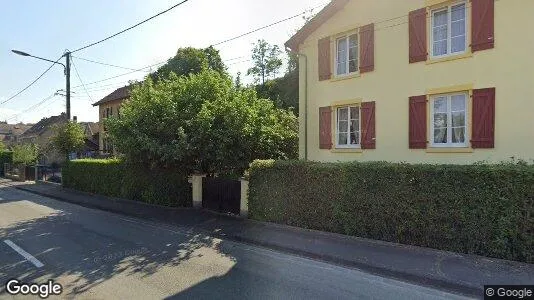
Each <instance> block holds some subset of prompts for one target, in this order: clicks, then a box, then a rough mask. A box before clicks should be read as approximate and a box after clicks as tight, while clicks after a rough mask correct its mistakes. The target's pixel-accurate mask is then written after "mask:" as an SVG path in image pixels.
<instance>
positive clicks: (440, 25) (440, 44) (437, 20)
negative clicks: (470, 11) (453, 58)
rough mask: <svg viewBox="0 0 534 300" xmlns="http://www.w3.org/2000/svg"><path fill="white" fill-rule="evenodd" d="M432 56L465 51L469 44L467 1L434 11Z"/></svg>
mask: <svg viewBox="0 0 534 300" xmlns="http://www.w3.org/2000/svg"><path fill="white" fill-rule="evenodd" d="M431 40H432V56H433V57H442V56H447V55H452V54H460V53H464V52H465V50H466V46H467V14H466V5H465V3H461V4H456V5H451V6H447V7H444V8H440V9H436V10H433V11H432V39H431Z"/></svg>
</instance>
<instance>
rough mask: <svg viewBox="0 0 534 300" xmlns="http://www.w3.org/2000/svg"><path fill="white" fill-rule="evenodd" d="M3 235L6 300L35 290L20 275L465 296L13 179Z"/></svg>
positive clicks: (210, 288)
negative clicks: (41, 192) (79, 201)
mask: <svg viewBox="0 0 534 300" xmlns="http://www.w3.org/2000/svg"><path fill="white" fill-rule="evenodd" d="M0 238H1V240H0V298H2V299H11V298H13V299H20V298H36V297H35V296H17V297H15V296H11V295H9V294H8V293H7V292H6V291H5V283H6V282H7V281H8V280H9V279H12V278H17V279H19V280H22V281H24V282H37V283H43V282H46V281H47V280H49V279H52V280H54V281H56V282H58V283H60V284H61V285H62V286H63V293H62V294H61V295H60V296H59V297H60V298H76V299H182V298H183V299H189V298H191V299H199V298H200V299H247V298H250V299H464V298H463V297H461V296H457V295H453V294H449V293H445V292H442V291H438V290H434V289H430V288H427V287H421V286H417V285H413V284H409V283H404V282H401V281H397V280H392V279H388V278H382V277H379V276H375V275H371V274H367V273H364V272H361V271H359V270H355V269H349V268H343V267H340V266H336V265H330V264H327V263H323V262H319V261H315V260H310V259H306V258H302V257H298V256H292V255H288V254H284V253H280V252H276V251H272V250H269V249H265V248H260V247H254V246H251V245H247V244H240V243H236V242H231V241H226V240H221V239H216V238H213V237H210V236H206V235H204V234H201V233H197V232H195V231H194V228H176V227H170V226H167V225H165V224H157V223H152V222H147V221H143V220H139V219H133V218H129V217H124V216H121V215H116V214H112V213H108V212H103V211H98V210H93V209H88V208H84V207H80V206H76V205H72V204H68V203H64V202H60V201H56V200H53V199H49V198H45V197H41V196H37V195H34V194H30V193H27V192H23V191H19V190H16V189H13V188H6V187H0ZM6 240H8V241H10V242H7V243H6ZM13 245H14V246H13ZM14 247H15V248H14ZM16 249H18V250H19V251H18V252H17V250H16ZM20 250H22V252H21V251H20ZM21 253H23V254H21ZM24 253H26V254H24ZM24 255H26V257H24ZM54 298H57V297H50V298H49V299H54Z"/></svg>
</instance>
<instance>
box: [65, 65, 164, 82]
mask: <svg viewBox="0 0 534 300" xmlns="http://www.w3.org/2000/svg"><path fill="white" fill-rule="evenodd" d="M166 62H167V61H163V62H159V63H155V64H153V65H150V66H146V67H143V68H139V69H136V70H135V71H131V72H128V73H123V74H119V75H115V76H112V77H108V78H104V79H101V80H97V81H93V82H90V83H86V84H85V85H86V86H88V85H93V84H95V83H99V82H103V81H108V80H111V79H115V78H118V77H122V76H126V75H129V74H132V73H136V72H139V71H142V70H146V69H149V68H152V67H155V66H158V65H162V64H164V63H166ZM81 86H82V85H77V86H75V87H73V88H78V87H81Z"/></svg>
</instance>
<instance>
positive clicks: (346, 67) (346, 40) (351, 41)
mask: <svg viewBox="0 0 534 300" xmlns="http://www.w3.org/2000/svg"><path fill="white" fill-rule="evenodd" d="M357 71H358V35H357V34H351V35H346V36H343V37H340V38H338V39H337V40H336V75H347V74H350V73H355V72H357Z"/></svg>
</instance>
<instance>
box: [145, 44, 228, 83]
mask: <svg viewBox="0 0 534 300" xmlns="http://www.w3.org/2000/svg"><path fill="white" fill-rule="evenodd" d="M204 70H213V71H216V72H219V73H221V74H226V66H225V65H224V63H223V61H222V59H221V56H220V55H219V50H217V49H215V48H213V47H211V46H210V47H208V48H205V49H197V48H193V47H187V48H180V49H178V51H177V52H176V55H175V56H174V57H172V58H170V59H169V60H168V61H167V63H166V64H165V65H163V66H161V67H160V68H159V69H158V70H157V71H156V72H154V73H153V74H152V75H151V77H152V79H153V80H158V79H159V78H168V77H169V75H170V74H171V73H174V74H176V75H178V76H182V75H188V74H198V73H200V72H202V71H204Z"/></svg>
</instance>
